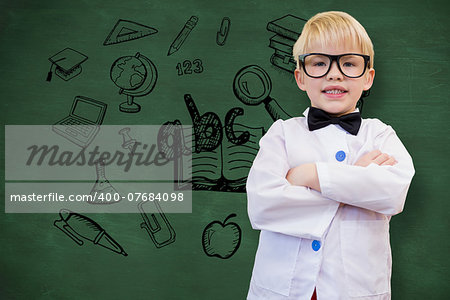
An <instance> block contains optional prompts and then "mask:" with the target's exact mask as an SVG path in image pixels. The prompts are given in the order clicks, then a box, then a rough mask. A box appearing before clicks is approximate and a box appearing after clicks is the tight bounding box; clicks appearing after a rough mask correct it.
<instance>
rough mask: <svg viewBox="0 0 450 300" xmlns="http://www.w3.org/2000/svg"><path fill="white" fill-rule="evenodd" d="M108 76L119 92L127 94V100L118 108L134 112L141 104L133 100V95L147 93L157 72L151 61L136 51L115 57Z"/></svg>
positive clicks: (154, 80)
mask: <svg viewBox="0 0 450 300" xmlns="http://www.w3.org/2000/svg"><path fill="white" fill-rule="evenodd" d="M110 77H111V80H112V82H114V84H115V85H116V86H117V87H119V88H120V90H119V94H124V95H127V101H125V102H122V103H121V104H120V105H119V110H120V111H123V112H128V113H135V112H139V111H140V110H141V106H140V105H139V104H137V103H135V102H134V97H142V96H145V95H147V94H149V93H150V92H151V91H152V90H153V88H154V87H155V84H156V79H157V77H158V73H157V71H156V67H155V65H154V64H153V63H152V61H151V60H150V59H148V58H147V57H145V56H144V55H142V54H140V53H139V52H138V53H136V55H134V56H123V57H120V58H118V59H116V61H115V62H114V63H113V64H112V66H111V70H110Z"/></svg>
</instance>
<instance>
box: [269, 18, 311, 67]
mask: <svg viewBox="0 0 450 300" xmlns="http://www.w3.org/2000/svg"><path fill="white" fill-rule="evenodd" d="M306 21H307V20H305V19H302V18H299V17H296V16H293V15H286V16H284V17H281V18H279V19H276V20H273V21H270V22H269V23H268V24H267V30H268V31H271V32H274V33H276V34H275V35H274V36H272V37H271V38H270V43H269V47H270V48H272V49H274V50H275V52H274V54H272V57H271V58H270V62H271V63H272V64H273V65H274V66H275V67H278V68H280V69H282V70H285V71H288V72H293V71H294V70H295V67H296V65H295V60H294V58H293V56H292V48H293V46H294V44H295V41H297V39H298V37H299V35H300V33H301V31H302V28H303V25H305V22H306Z"/></svg>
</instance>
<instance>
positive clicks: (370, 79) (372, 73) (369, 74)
mask: <svg viewBox="0 0 450 300" xmlns="http://www.w3.org/2000/svg"><path fill="white" fill-rule="evenodd" d="M365 77H366V80H365V81H364V88H363V90H365V91H367V90H368V89H370V88H371V87H372V84H373V79H374V78H375V69H373V68H371V69H370V70H369V71H368V72H367V74H366V76H365Z"/></svg>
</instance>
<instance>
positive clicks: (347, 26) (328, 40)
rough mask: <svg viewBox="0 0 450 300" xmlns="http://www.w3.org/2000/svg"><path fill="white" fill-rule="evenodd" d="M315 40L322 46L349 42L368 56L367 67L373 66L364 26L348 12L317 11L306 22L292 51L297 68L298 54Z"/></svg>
mask: <svg viewBox="0 0 450 300" xmlns="http://www.w3.org/2000/svg"><path fill="white" fill-rule="evenodd" d="M317 42H318V43H319V44H320V45H321V46H322V47H324V46H327V45H330V44H338V43H343V42H349V43H351V44H352V45H353V46H356V47H359V48H360V49H361V51H362V54H366V55H369V56H370V62H369V68H373V62H374V55H375V53H374V51H373V44H372V41H371V40H370V37H369V35H368V34H367V32H366V30H365V29H364V27H363V26H362V25H361V24H360V23H359V22H358V21H357V20H356V19H355V18H353V17H352V16H350V15H349V14H348V13H345V12H342V11H328V12H323V13H318V14H316V15H315V16H313V17H312V18H311V19H309V20H308V22H306V24H305V26H303V30H302V33H301V34H300V37H299V38H298V40H297V41H296V42H295V44H294V47H293V51H292V54H293V56H294V59H295V61H296V63H297V68H299V61H298V56H299V55H300V54H306V51H308V50H309V49H310V47H311V45H312V44H314V43H317Z"/></svg>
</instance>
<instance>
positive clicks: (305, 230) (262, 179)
mask: <svg viewBox="0 0 450 300" xmlns="http://www.w3.org/2000/svg"><path fill="white" fill-rule="evenodd" d="M283 130H284V129H283V124H282V121H281V120H279V121H277V122H275V123H274V124H273V125H272V127H271V128H270V129H269V131H268V132H267V133H266V135H265V136H264V137H263V138H262V139H261V140H260V150H259V152H258V155H257V156H256V158H255V160H254V162H253V166H252V168H251V169H250V173H249V175H248V178H247V186H246V187H247V198H248V214H249V217H250V221H251V223H252V226H253V228H255V229H260V230H269V231H274V232H280V233H284V234H288V235H293V236H297V237H303V238H311V239H318V238H319V239H320V238H321V236H322V235H323V233H324V231H325V230H326V228H327V227H328V225H329V224H330V222H331V220H332V219H333V217H334V215H335V213H336V211H337V209H338V207H339V205H340V203H344V204H348V205H353V206H357V207H361V208H365V209H369V210H372V211H375V212H377V213H381V214H385V215H394V214H397V213H399V212H401V211H402V209H403V205H404V201H405V199H406V193H407V190H408V188H409V184H410V182H411V179H412V176H413V175H414V167H413V164H412V160H411V157H410V156H409V154H408V152H407V151H406V149H405V148H404V146H403V145H402V143H401V142H400V140H399V139H398V137H397V136H396V134H395V132H394V131H393V130H392V129H391V128H390V127H386V130H384V132H383V134H382V135H380V136H379V142H378V143H376V147H377V148H378V149H377V150H375V151H372V152H369V153H367V154H365V155H363V156H362V157H361V158H359V159H358V160H357V162H356V163H355V164H354V165H347V164H343V163H328V162H310V163H306V164H301V165H299V166H296V167H294V168H291V166H289V164H288V155H287V151H286V142H285V137H284V131H283ZM386 153H389V155H387V154H386Z"/></svg>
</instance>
